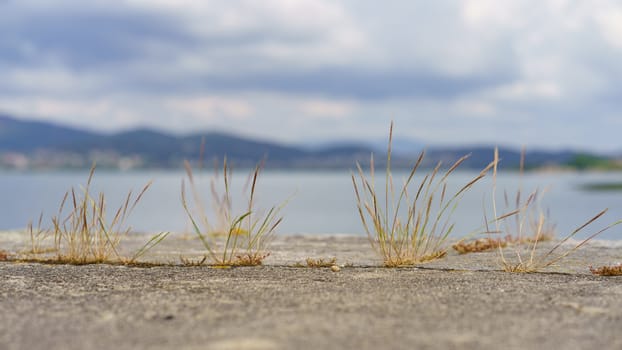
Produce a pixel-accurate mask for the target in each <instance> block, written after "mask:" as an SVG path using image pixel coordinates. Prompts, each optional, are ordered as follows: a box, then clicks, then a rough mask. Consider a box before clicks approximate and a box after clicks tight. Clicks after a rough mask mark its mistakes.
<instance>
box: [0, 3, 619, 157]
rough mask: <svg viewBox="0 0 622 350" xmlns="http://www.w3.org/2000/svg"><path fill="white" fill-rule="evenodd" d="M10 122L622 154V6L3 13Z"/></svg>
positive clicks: (198, 6)
mask: <svg viewBox="0 0 622 350" xmlns="http://www.w3.org/2000/svg"><path fill="white" fill-rule="evenodd" d="M0 33H2V34H1V35H0V76H1V77H2V78H1V79H0V113H5V114H10V115H12V116H15V117H19V118H28V119H38V120H45V121H54V122H60V123H65V124H69V125H72V126H77V127H85V128H89V129H93V130H99V131H104V132H116V131H121V130H126V129H130V128H136V127H148V128H155V129H160V130H166V131H169V132H173V133H179V134H183V133H190V132H195V131H197V130H218V131H225V132H232V133H236V134H239V135H243V136H249V137H254V138H261V139H270V140H274V141H278V142H283V143H293V144H300V143H317V142H323V141H329V140H335V141H337V140H340V141H343V140H347V141H355V140H359V141H374V142H375V141H376V140H382V139H383V138H385V137H386V134H387V132H388V126H389V123H390V121H391V120H393V121H395V134H396V137H399V138H402V139H412V140H417V141H418V142H421V143H423V144H425V145H430V146H434V145H459V144H478V145H481V144H497V145H505V146H512V147H519V146H521V145H526V146H527V147H531V148H536V147H537V148H546V149H589V150H594V151H600V152H622V137H620V131H621V130H622V64H620V62H622V3H620V2H618V1H607V0H600V1H563V0H550V1H542V0H539V1H531V0H519V1H513V0H505V1H503V2H499V1H495V0H461V1H449V0H448V1H428V0H403V1H402V0H393V1H382V2H379V1H373V0H342V1H337V0H295V1H294V0H256V1H251V0H248V1H243V0H240V1H238V0H216V1H214V0H203V1H191V0H123V1H122V0H115V1H110V0H89V1H82V0H0Z"/></svg>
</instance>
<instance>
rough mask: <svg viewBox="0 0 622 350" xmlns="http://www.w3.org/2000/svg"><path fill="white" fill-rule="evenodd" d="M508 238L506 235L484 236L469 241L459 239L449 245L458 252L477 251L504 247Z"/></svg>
mask: <svg viewBox="0 0 622 350" xmlns="http://www.w3.org/2000/svg"><path fill="white" fill-rule="evenodd" d="M508 239H511V237H510V236H508V237H505V238H503V239H501V238H491V237H486V238H479V239H476V240H473V241H469V242H465V241H460V242H458V243H455V244H454V245H452V246H451V247H452V248H453V249H454V250H455V251H457V252H458V254H468V253H478V252H485V251H489V250H493V249H497V248H499V247H501V248H505V247H506V246H507V245H508Z"/></svg>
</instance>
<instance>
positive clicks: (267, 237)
mask: <svg viewBox="0 0 622 350" xmlns="http://www.w3.org/2000/svg"><path fill="white" fill-rule="evenodd" d="M185 167H186V173H187V177H188V183H189V185H190V189H191V192H192V195H193V200H194V208H191V207H190V205H189V203H188V200H187V196H186V182H185V181H182V189H181V201H182V205H183V207H184V210H185V211H186V214H187V215H188V217H189V219H190V221H191V223H192V228H193V230H194V233H195V234H196V235H197V236H198V237H199V239H200V240H201V242H202V243H203V246H204V247H205V250H206V257H207V258H206V259H205V261H204V262H208V263H210V264H212V265H220V266H239V265H251V266H254V265H261V264H262V262H263V260H264V259H265V258H266V257H268V256H269V253H268V252H267V248H268V245H269V242H270V241H271V239H272V237H273V235H274V233H275V230H276V228H277V227H278V226H279V224H280V223H281V221H282V220H283V219H282V218H281V217H278V215H279V213H280V211H281V209H282V208H283V206H284V205H285V203H283V204H281V205H280V206H274V207H272V208H271V209H270V210H269V211H268V212H267V213H265V214H262V213H260V212H259V211H258V210H257V209H256V208H255V206H256V205H255V200H256V198H255V197H256V187H257V181H258V179H259V176H260V174H261V171H262V169H263V165H262V164H259V165H257V166H256V167H255V169H254V171H253V172H252V173H251V176H250V190H249V195H248V199H247V203H246V209H245V210H244V211H243V212H242V213H240V214H238V215H235V214H233V209H232V195H231V189H230V187H231V175H232V171H231V167H230V166H229V164H228V163H227V159H226V158H225V160H224V162H223V169H222V173H223V188H224V189H223V193H222V194H221V193H220V192H219V191H218V189H217V187H218V186H217V183H216V178H215V177H214V178H213V179H212V182H211V195H212V203H213V206H214V208H213V210H214V212H215V219H214V220H212V219H211V218H209V216H208V213H207V211H206V207H205V205H204V204H203V201H202V200H201V196H200V192H199V188H198V186H197V184H196V182H195V178H194V175H193V171H192V167H191V166H190V163H189V162H188V161H186V162H185ZM217 170H218V169H217ZM193 209H194V211H195V212H198V213H193ZM197 217H198V220H197V219H196V218H197ZM213 222H216V224H217V225H213V224H212V223H213Z"/></svg>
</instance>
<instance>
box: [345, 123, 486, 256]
mask: <svg viewBox="0 0 622 350" xmlns="http://www.w3.org/2000/svg"><path fill="white" fill-rule="evenodd" d="M392 140H393V123H391V128H390V131H389V143H388V151H387V165H386V172H385V174H384V177H385V182H384V186H383V190H384V193H381V192H380V191H379V190H378V189H377V188H376V186H375V169H374V159H373V155H372V158H371V164H370V174H369V176H367V175H366V174H365V173H364V171H363V169H362V168H361V166H360V165H358V179H357V176H355V175H354V174H352V183H353V185H354V192H355V195H356V201H357V207H358V212H359V215H360V218H361V221H362V223H363V227H364V228H365V231H366V233H367V235H368V237H369V239H370V242H371V244H372V247H373V248H374V250H375V251H376V252H378V254H379V255H380V256H381V257H382V259H383V261H384V265H385V266H387V267H397V266H407V265H414V264H418V263H423V262H426V261H430V260H434V259H438V258H441V257H443V256H445V254H446V253H447V247H446V244H445V242H446V240H447V237H448V236H449V235H450V233H451V232H452V231H453V228H454V224H453V223H452V222H451V216H452V214H453V212H454V211H455V210H456V208H457V206H458V203H459V201H460V199H461V198H462V196H463V195H464V193H465V192H466V191H468V190H469V189H470V188H471V187H473V185H474V184H475V183H477V182H478V181H479V180H481V179H482V178H483V177H484V176H485V175H486V173H487V172H488V171H489V170H490V169H491V168H492V163H491V164H490V165H489V166H488V167H486V168H485V169H484V170H482V171H481V172H480V173H479V174H478V175H477V176H476V177H474V178H473V179H472V180H471V181H469V182H468V183H467V184H466V185H464V186H463V187H461V188H460V189H458V190H457V191H455V192H454V193H453V194H450V193H448V192H449V190H448V187H447V179H448V177H449V176H450V175H451V174H452V173H453V172H454V171H455V170H456V169H457V168H458V167H459V166H460V164H462V163H463V162H464V161H465V160H466V159H467V158H468V156H464V157H462V158H460V159H459V160H458V161H456V162H455V163H454V164H453V165H452V166H451V167H449V169H448V170H446V171H445V172H444V173H443V172H442V171H441V166H442V164H441V163H440V162H439V163H438V164H437V165H436V167H435V168H434V169H433V170H432V171H431V172H429V173H428V174H426V175H425V176H424V178H423V179H422V180H421V182H420V184H419V185H418V186H416V187H415V189H414V192H413V193H414V197H413V196H412V195H411V194H410V187H411V183H412V182H413V179H414V177H415V174H416V173H417V170H418V169H419V167H420V165H421V163H422V161H423V159H424V157H425V152H422V153H421V154H420V155H419V158H418V159H417V162H416V163H415V165H414V166H413V168H412V170H411V172H410V174H409V175H408V177H407V178H406V180H405V181H404V183H403V185H402V186H401V187H400V189H399V191H396V189H395V186H394V183H393V175H392V173H391V143H392Z"/></svg>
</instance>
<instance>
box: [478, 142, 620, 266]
mask: <svg viewBox="0 0 622 350" xmlns="http://www.w3.org/2000/svg"><path fill="white" fill-rule="evenodd" d="M494 159H495V162H494V163H495V166H494V167H493V183H494V184H493V200H492V202H493V212H494V214H495V217H497V216H496V213H497V207H496V200H495V192H496V177H497V164H498V160H499V152H498V150H497V149H495V153H494ZM523 162H524V151H523V159H521V171H522V169H523ZM505 198H506V200H505V202H506V205H507V204H508V200H507V194H505ZM538 198H539V192H538V191H537V190H536V191H534V192H533V193H531V194H530V195H529V196H528V197H527V199H526V200H525V201H523V200H522V199H521V192H520V190H519V191H518V192H517V194H516V199H515V203H514V205H515V209H514V210H513V211H512V212H511V215H502V216H501V217H498V218H497V219H495V220H493V221H494V223H495V228H496V230H495V231H492V232H496V233H499V232H503V230H502V229H501V225H500V224H501V223H503V224H504V226H505V230H506V232H507V231H509V230H510V229H509V228H508V227H510V225H508V223H507V221H508V220H513V222H514V229H515V230H516V234H515V236H514V237H516V239H517V241H518V242H519V243H527V247H526V248H524V247H521V245H515V249H514V253H515V259H512V260H511V261H510V260H509V259H506V257H505V254H504V252H503V249H502V247H501V246H499V247H498V248H499V249H498V251H499V260H500V264H501V266H502V268H503V270H504V271H507V272H524V273H529V272H538V271H540V270H542V269H545V268H547V267H550V266H553V265H555V264H557V263H558V262H559V261H561V260H562V259H564V258H565V257H567V256H568V255H570V254H572V253H573V252H575V251H576V250H577V249H579V248H581V247H582V246H583V245H585V244H586V243H587V242H589V241H590V240H591V239H593V238H594V237H596V236H598V235H599V234H601V233H603V232H605V231H606V230H608V229H610V228H612V227H614V226H616V225H619V224H621V223H622V220H620V221H617V222H614V223H612V224H610V225H608V226H606V227H605V228H603V229H601V230H599V231H597V232H595V233H593V234H591V235H590V236H588V237H587V238H586V239H584V240H582V241H581V242H579V243H578V244H576V245H575V246H574V247H572V248H570V249H566V250H561V249H560V248H561V247H562V246H563V245H564V243H566V242H567V241H568V240H570V239H571V238H573V237H575V236H576V235H577V234H578V233H579V232H581V231H582V230H583V229H585V228H586V227H588V226H590V225H591V224H593V223H594V222H595V221H597V220H598V219H599V218H600V217H602V216H603V215H605V213H606V212H607V209H605V210H603V211H601V212H600V213H598V214H596V215H595V216H594V217H592V218H591V219H589V220H587V221H586V222H585V223H584V224H582V225H581V226H579V227H578V228H577V229H575V230H574V231H572V232H571V233H570V234H568V235H567V236H566V237H564V238H563V239H561V240H560V241H558V242H556V243H555V244H553V246H552V248H550V249H548V250H545V252H544V253H540V252H539V251H538V247H539V246H540V243H541V242H543V241H546V240H551V239H552V238H553V232H554V227H555V226H554V225H552V224H550V220H549V218H548V216H547V215H545V214H544V213H543V212H542V211H541V210H538V208H537V202H538ZM486 222H487V221H486ZM526 228H529V230H530V231H531V234H525V232H524V231H525V230H526ZM489 232H490V230H489Z"/></svg>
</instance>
